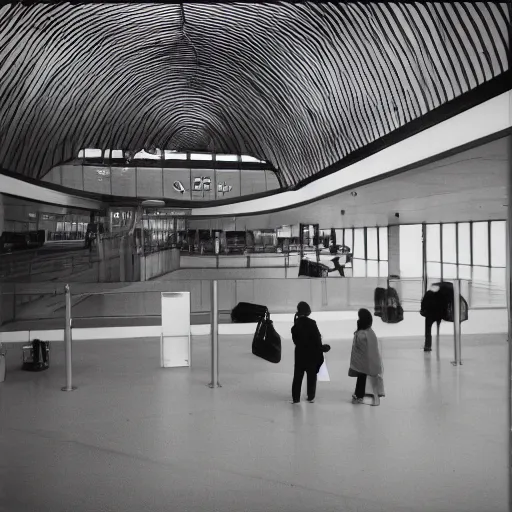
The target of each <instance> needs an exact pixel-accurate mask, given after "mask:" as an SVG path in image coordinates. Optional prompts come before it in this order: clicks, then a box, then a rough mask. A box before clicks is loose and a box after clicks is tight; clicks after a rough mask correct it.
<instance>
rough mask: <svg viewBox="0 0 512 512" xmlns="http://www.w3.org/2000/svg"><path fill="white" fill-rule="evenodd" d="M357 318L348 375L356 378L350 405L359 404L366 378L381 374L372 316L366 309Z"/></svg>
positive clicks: (380, 361)
mask: <svg viewBox="0 0 512 512" xmlns="http://www.w3.org/2000/svg"><path fill="white" fill-rule="evenodd" d="M357 316H358V320H357V331H356V332H355V333H354V341H353V343H352V354H351V356H350V368H349V371H348V375H349V377H356V378H357V381H356V389H355V391H354V394H353V395H352V403H354V404H361V403H363V398H364V395H365V392H366V379H367V377H368V376H370V377H376V376H377V375H380V374H382V358H381V354H380V350H379V342H378V340H377V336H376V335H375V333H374V332H373V330H372V328H371V327H372V323H373V317H372V314H371V313H370V312H369V311H368V310H367V309H360V310H359V311H358V312H357Z"/></svg>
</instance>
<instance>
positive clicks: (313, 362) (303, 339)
mask: <svg viewBox="0 0 512 512" xmlns="http://www.w3.org/2000/svg"><path fill="white" fill-rule="evenodd" d="M310 314H311V308H310V307H309V305H308V304H307V303H306V302H299V304H298V305H297V313H296V314H295V322H294V325H293V327H292V339H293V343H294V344H295V369H294V373H293V384H292V399H293V401H292V403H294V404H296V403H299V402H300V392H301V388H302V380H303V378H304V373H306V374H307V379H308V383H307V395H308V401H309V402H313V401H314V400H315V395H316V376H317V373H318V370H319V369H320V367H321V366H322V364H323V361H324V354H323V348H322V336H321V334H320V331H319V330H318V326H317V325H316V322H315V321H314V320H313V319H311V318H309V315H310Z"/></svg>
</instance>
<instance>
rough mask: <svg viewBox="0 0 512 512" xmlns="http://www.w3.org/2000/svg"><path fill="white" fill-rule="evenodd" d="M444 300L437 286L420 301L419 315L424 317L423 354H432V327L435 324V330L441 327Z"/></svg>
mask: <svg viewBox="0 0 512 512" xmlns="http://www.w3.org/2000/svg"><path fill="white" fill-rule="evenodd" d="M445 303H446V300H445V298H444V296H443V295H442V294H441V293H440V291H439V286H436V285H434V286H432V287H431V288H430V290H428V291H427V293H425V295H424V297H423V299H422V301H421V311H420V313H421V315H422V316H424V317H425V345H424V347H423V350H424V351H425V352H432V326H433V325H434V323H437V329H438V330H439V326H440V325H441V320H442V319H443V315H444V310H445V309H446V304H445Z"/></svg>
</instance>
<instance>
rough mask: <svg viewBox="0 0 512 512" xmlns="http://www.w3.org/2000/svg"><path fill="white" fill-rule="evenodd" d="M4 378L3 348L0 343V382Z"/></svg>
mask: <svg viewBox="0 0 512 512" xmlns="http://www.w3.org/2000/svg"><path fill="white" fill-rule="evenodd" d="M4 380H5V350H4V349H3V347H2V344H1V343H0V382H3V381H4Z"/></svg>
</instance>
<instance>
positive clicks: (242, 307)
mask: <svg viewBox="0 0 512 512" xmlns="http://www.w3.org/2000/svg"><path fill="white" fill-rule="evenodd" d="M267 314H268V308H267V306H260V305H259V304H251V303H250V302H239V303H238V304H237V305H236V306H235V307H234V308H233V311H231V321H232V322H233V323H239V324H243V323H245V324H249V323H256V322H259V321H260V320H261V319H262V318H264V317H265V315H267Z"/></svg>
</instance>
